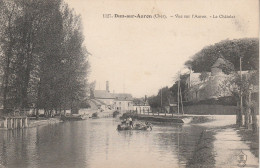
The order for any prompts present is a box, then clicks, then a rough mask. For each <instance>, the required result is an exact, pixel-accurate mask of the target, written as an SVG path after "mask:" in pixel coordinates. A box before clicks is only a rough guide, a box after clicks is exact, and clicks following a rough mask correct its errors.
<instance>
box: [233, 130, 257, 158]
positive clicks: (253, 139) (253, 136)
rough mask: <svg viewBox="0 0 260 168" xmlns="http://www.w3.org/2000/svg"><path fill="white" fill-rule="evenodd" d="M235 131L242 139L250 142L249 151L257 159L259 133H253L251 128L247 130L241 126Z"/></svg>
mask: <svg viewBox="0 0 260 168" xmlns="http://www.w3.org/2000/svg"><path fill="white" fill-rule="evenodd" d="M237 131H238V132H237V133H238V134H239V135H240V137H241V139H242V141H248V142H250V143H249V147H250V151H251V152H252V153H253V155H254V156H255V157H257V158H258V159H259V133H258V132H257V133H253V131H252V130H247V129H243V128H240V129H237Z"/></svg>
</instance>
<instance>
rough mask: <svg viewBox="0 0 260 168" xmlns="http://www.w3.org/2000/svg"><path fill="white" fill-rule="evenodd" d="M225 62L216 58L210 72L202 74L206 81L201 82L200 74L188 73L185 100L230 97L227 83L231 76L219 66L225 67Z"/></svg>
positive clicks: (254, 90)
mask: <svg viewBox="0 0 260 168" xmlns="http://www.w3.org/2000/svg"><path fill="white" fill-rule="evenodd" d="M225 64H226V60H224V59H223V58H218V59H217V60H216V62H215V63H214V64H213V65H212V67H211V72H206V73H205V72H204V75H206V76H207V77H206V79H204V80H201V79H200V76H201V74H202V73H190V76H189V77H188V78H187V79H186V87H187V89H186V92H185V100H187V101H200V100H206V99H212V98H219V97H226V96H231V91H230V90H229V89H228V88H230V87H233V86H231V84H230V83H229V81H230V80H231V79H232V78H233V76H232V75H231V74H230V75H227V74H225V73H224V72H223V71H222V68H221V65H225ZM242 74H244V75H250V72H249V71H242ZM253 92H258V86H253Z"/></svg>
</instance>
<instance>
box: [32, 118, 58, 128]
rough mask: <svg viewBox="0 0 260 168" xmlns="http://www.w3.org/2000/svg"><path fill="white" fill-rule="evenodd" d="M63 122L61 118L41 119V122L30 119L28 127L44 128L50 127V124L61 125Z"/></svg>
mask: <svg viewBox="0 0 260 168" xmlns="http://www.w3.org/2000/svg"><path fill="white" fill-rule="evenodd" d="M60 122H62V120H60V118H49V119H40V120H33V119H30V120H29V123H28V127H29V128H32V127H37V126H43V125H48V124H55V123H60Z"/></svg>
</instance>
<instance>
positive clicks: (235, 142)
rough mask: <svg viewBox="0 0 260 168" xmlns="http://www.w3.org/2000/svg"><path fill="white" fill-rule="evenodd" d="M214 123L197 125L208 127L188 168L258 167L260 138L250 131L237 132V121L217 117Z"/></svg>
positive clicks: (241, 130) (196, 147) (239, 129)
mask: <svg viewBox="0 0 260 168" xmlns="http://www.w3.org/2000/svg"><path fill="white" fill-rule="evenodd" d="M214 118H215V119H214V120H213V121H211V122H206V123H202V124H196V125H200V126H203V127H205V131H203V132H202V133H201V135H200V139H199V140H198V142H197V144H196V146H195V149H194V153H193V156H192V157H191V158H190V160H189V162H188V164H187V167H188V168H190V167H191V168H197V167H201V168H204V167H205V168H206V167H223V168H233V167H234V168H235V167H238V165H240V166H242V164H245V165H243V167H258V166H259V158H258V157H259V156H258V152H259V139H258V138H259V137H258V134H253V133H252V131H250V130H245V129H243V128H237V127H236V125H235V120H234V119H232V120H231V119H230V118H231V117H230V118H229V119H228V118H226V117H225V118H224V117H222V116H216V117H214Z"/></svg>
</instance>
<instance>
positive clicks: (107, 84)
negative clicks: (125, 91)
mask: <svg viewBox="0 0 260 168" xmlns="http://www.w3.org/2000/svg"><path fill="white" fill-rule="evenodd" d="M106 91H107V92H109V81H106Z"/></svg>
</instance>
